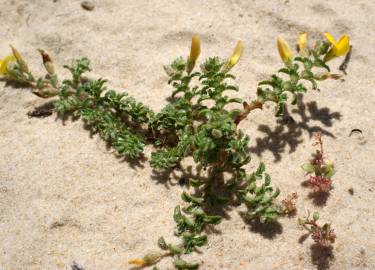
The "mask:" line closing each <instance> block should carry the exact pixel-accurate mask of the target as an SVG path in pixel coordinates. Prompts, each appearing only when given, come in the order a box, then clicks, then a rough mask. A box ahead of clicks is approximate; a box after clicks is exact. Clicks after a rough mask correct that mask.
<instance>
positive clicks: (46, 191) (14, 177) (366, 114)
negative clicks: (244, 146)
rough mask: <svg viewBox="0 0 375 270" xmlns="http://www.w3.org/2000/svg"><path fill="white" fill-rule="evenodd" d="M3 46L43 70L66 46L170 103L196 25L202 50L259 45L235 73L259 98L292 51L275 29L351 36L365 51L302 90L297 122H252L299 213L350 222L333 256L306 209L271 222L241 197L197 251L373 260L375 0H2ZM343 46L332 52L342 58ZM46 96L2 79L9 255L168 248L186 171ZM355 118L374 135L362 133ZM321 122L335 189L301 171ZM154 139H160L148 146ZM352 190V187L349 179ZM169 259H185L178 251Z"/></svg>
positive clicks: (157, 103)
mask: <svg viewBox="0 0 375 270" xmlns="http://www.w3.org/2000/svg"><path fill="white" fill-rule="evenodd" d="M0 4H1V5H0V6H1V9H0V16H1V18H2V20H1V24H0V40H1V43H0V54H1V56H4V55H6V54H7V53H8V52H9V48H8V44H13V45H14V46H16V47H17V48H18V49H19V50H20V51H21V52H22V53H23V55H24V58H25V59H27V61H28V63H29V65H30V67H31V68H32V69H33V70H34V71H35V73H38V72H41V71H42V66H41V63H40V59H39V55H38V53H37V51H36V49H37V48H43V49H45V50H47V51H48V52H49V53H50V55H51V56H52V57H53V59H54V62H55V65H56V69H57V72H58V73H59V74H63V76H65V75H66V72H65V71H64V70H63V69H62V65H63V64H66V63H69V62H70V61H71V59H72V58H75V57H80V56H87V57H89V58H90V59H91V61H92V68H93V72H92V73H91V75H90V76H92V77H104V78H107V79H108V80H109V84H110V86H111V87H113V88H114V89H118V90H121V91H124V90H125V91H127V92H129V93H130V94H131V95H133V96H134V97H135V98H137V99H138V100H141V101H143V102H144V103H145V104H147V105H149V106H151V107H152V108H153V109H154V110H159V109H161V108H162V107H163V106H164V105H165V104H166V102H167V101H166V100H165V98H166V97H168V96H169V95H170V88H169V87H168V86H167V84H166V79H167V77H166V75H165V73H164V71H163V68H162V66H163V65H165V64H168V63H169V62H171V61H172V60H173V59H174V58H175V57H177V56H180V55H182V56H186V55H187V54H188V51H189V45H190V44H189V43H190V39H191V36H192V35H193V34H198V35H199V36H200V37H201V39H202V55H201V59H204V58H205V57H208V56H214V55H218V56H221V57H227V56H228V55H229V54H230V53H231V51H232V48H233V47H234V46H235V44H236V42H237V40H239V39H241V40H243V41H244V42H245V44H246V48H245V54H244V57H243V58H242V59H241V61H240V63H239V64H238V65H237V66H236V67H235V68H234V70H233V72H234V74H236V75H237V83H238V85H239V86H240V89H241V91H240V93H239V95H240V96H241V97H243V98H245V99H250V98H253V97H254V96H255V91H256V83H257V82H258V81H259V80H261V79H264V78H266V77H267V75H268V74H271V73H273V72H275V71H276V70H277V69H278V68H280V67H281V63H280V60H279V57H278V54H277V51H276V48H275V39H276V37H277V36H279V35H281V36H283V37H284V38H285V39H287V40H288V41H289V42H290V43H292V42H294V41H295V39H296V36H297V35H298V34H299V33H301V32H303V31H307V32H308V33H309V35H310V37H311V38H317V37H319V36H320V35H321V32H322V31H329V32H331V33H332V34H333V35H334V36H335V37H339V36H340V35H341V34H343V33H346V34H348V35H350V37H351V40H352V45H353V54H352V59H351V61H350V64H349V67H348V70H347V71H348V75H347V76H345V77H344V80H343V81H324V82H322V83H321V84H320V91H319V92H318V91H315V92H314V91H309V92H308V93H307V94H306V95H305V96H304V98H303V104H304V105H303V104H302V103H300V104H299V106H295V107H290V110H291V111H293V110H294V112H292V113H291V115H292V117H293V118H294V119H295V121H296V123H295V124H293V123H290V124H288V125H286V124H282V123H280V121H278V120H277V119H276V118H275V117H274V114H273V112H274V108H273V107H272V106H268V108H265V109H264V110H263V111H256V112H254V113H252V114H251V115H250V117H249V118H248V120H246V121H244V122H243V123H241V128H242V129H244V130H245V131H246V133H247V134H249V135H250V136H251V150H252V152H253V154H252V158H253V160H252V162H251V166H249V169H253V168H255V167H256V166H257V164H258V162H259V160H262V161H264V162H265V163H266V164H267V167H268V169H269V172H270V173H271V175H272V177H273V181H274V183H275V185H277V186H279V187H280V189H281V190H282V194H281V195H280V198H282V197H285V196H286V195H287V194H289V193H292V192H297V193H298V194H299V199H298V203H297V208H298V214H297V217H298V216H300V217H303V216H304V214H305V211H306V209H310V210H311V211H319V212H320V213H321V220H322V222H331V223H332V226H333V228H334V229H335V232H336V234H337V241H336V243H335V244H334V251H333V254H332V255H330V256H327V255H324V254H321V253H319V252H316V250H315V249H314V248H311V246H312V244H313V241H312V240H311V239H310V238H308V239H306V240H305V241H304V242H303V243H299V239H300V237H301V235H303V234H304V232H303V231H302V230H301V228H300V227H298V225H297V217H294V218H290V219H289V218H282V219H280V222H279V224H277V225H274V226H272V227H266V228H263V229H262V228H259V227H257V226H255V227H254V226H251V225H249V224H248V223H247V222H245V221H244V220H243V219H242V218H241V215H240V212H241V211H242V210H243V209H242V208H233V209H231V210H228V211H227V213H226V214H227V218H226V219H224V220H223V222H222V223H221V224H220V225H218V226H217V229H218V230H219V233H216V234H211V235H210V236H209V244H208V245H206V246H204V247H203V248H201V251H202V254H193V255H191V256H189V257H188V259H189V260H196V261H199V262H202V267H201V269H233V270H235V269H252V270H255V269H340V270H341V269H375V257H374V256H373V254H374V253H375V227H374V222H375V211H374V206H375V196H374V193H375V167H374V153H375V135H374V130H375V122H374V119H375V112H374V110H373V106H374V104H375V95H374V83H375V79H374V77H373V75H374V74H375V68H374V67H375V51H374V47H375V36H374V25H373V20H372V16H373V14H375V13H374V12H375V2H373V1H349V0H347V1H323V0H313V1H296V0H289V1H288V0H284V1H281V0H280V1H276V0H274V1H235V0H232V1H229V0H228V1H214V0H211V1H161V0H157V1H147V0H138V1H121V0H112V1H109V0H102V1H94V4H95V9H94V10H93V11H87V10H84V9H82V8H81V6H80V1H67V0H57V1H52V0H50V1H46V0H33V1H30V0H18V1H15V0H13V1H6V0H1V1H0ZM339 65H340V60H334V61H332V67H334V71H335V72H338V71H337V68H338V66H339ZM44 102H45V100H41V99H39V98H38V97H36V96H34V95H33V94H32V93H30V91H29V89H26V88H14V87H12V86H9V85H6V84H5V83H4V82H0V152H1V156H0V243H1V244H0V269H4V270H16V269H17V270H18V269H70V268H71V267H70V265H71V264H73V262H74V261H75V262H77V264H79V265H81V266H82V267H84V269H86V270H87V269H88V270H92V269H129V268H130V267H129V265H128V263H127V261H128V260H129V259H131V258H134V257H139V256H140V255H143V254H144V253H146V252H147V251H152V250H154V249H156V241H157V239H158V237H159V236H165V237H166V239H172V240H173V235H172V232H173V229H174V222H173V219H172V212H173V208H174V206H175V205H177V204H180V203H181V200H180V197H179V196H180V193H181V190H182V187H181V186H180V185H178V184H177V181H178V179H176V178H173V177H172V178H171V179H164V180H163V179H160V178H159V179H158V178H156V177H152V175H153V173H152V169H151V168H150V167H149V165H148V163H147V162H146V163H144V165H143V166H141V167H137V166H131V164H129V163H127V162H125V161H123V160H122V159H118V158H116V157H115V156H114V155H113V153H112V152H111V151H110V150H107V149H106V147H105V145H104V144H103V143H102V141H101V140H100V138H98V137H97V136H93V137H91V136H90V134H89V132H88V131H87V130H85V129H84V128H83V124H82V122H81V121H77V122H71V121H67V122H65V123H62V121H61V120H59V119H57V118H56V116H55V115H53V116H50V117H46V118H42V119H37V118H28V117H27V115H26V113H27V112H28V111H29V110H32V109H33V108H34V107H35V106H38V105H41V104H43V103H44ZM352 129H360V130H361V131H362V134H358V133H356V134H353V135H352V136H349V135H350V133H351V130H352ZM314 131H321V132H323V134H325V136H324V141H325V149H326V153H327V157H328V158H329V159H331V160H333V161H334V163H335V165H336V169H337V174H336V175H335V176H334V178H333V180H334V190H332V192H331V196H330V197H329V198H328V199H327V201H326V203H325V204H320V205H319V204H317V203H316V202H314V200H313V198H309V192H310V190H309V189H307V188H305V187H303V186H301V183H302V182H303V181H304V180H305V179H306V178H305V176H304V172H303V171H302V170H301V169H300V165H302V164H303V163H305V162H306V161H307V160H309V158H310V156H311V153H312V152H313V151H314V147H313V146H312V143H313V140H312V137H311V136H312V133H313V132H314ZM151 151H152V148H151V147H147V149H146V155H149V154H150V152H151ZM350 188H352V189H353V191H354V192H353V194H350V192H349V191H348V190H349V189H350ZM160 269H172V268H171V261H170V260H169V259H165V260H163V261H162V262H161V263H160Z"/></svg>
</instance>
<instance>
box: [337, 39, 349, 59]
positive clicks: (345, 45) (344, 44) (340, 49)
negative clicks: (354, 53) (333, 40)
mask: <svg viewBox="0 0 375 270" xmlns="http://www.w3.org/2000/svg"><path fill="white" fill-rule="evenodd" d="M349 49H350V44H349V37H348V36H347V35H343V36H342V37H341V38H340V40H339V42H337V45H336V56H342V55H345V54H347V53H348V51H349Z"/></svg>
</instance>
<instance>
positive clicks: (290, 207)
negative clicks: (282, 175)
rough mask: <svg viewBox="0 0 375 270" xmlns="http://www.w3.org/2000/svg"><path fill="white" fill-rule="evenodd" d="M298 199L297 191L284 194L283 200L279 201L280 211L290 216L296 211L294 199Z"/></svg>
mask: <svg viewBox="0 0 375 270" xmlns="http://www.w3.org/2000/svg"><path fill="white" fill-rule="evenodd" d="M297 199H298V194H297V193H295V192H294V193H292V194H289V195H288V196H286V198H285V199H284V200H282V201H281V204H282V212H283V213H284V214H285V215H287V216H292V215H294V214H295V213H296V212H297V208H296V201H297Z"/></svg>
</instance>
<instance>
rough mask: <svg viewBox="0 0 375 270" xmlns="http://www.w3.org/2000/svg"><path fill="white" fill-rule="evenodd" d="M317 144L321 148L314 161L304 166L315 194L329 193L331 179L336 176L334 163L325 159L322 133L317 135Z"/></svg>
mask: <svg viewBox="0 0 375 270" xmlns="http://www.w3.org/2000/svg"><path fill="white" fill-rule="evenodd" d="M315 139H316V142H315V143H314V146H316V145H317V146H319V149H318V150H317V151H316V153H315V156H314V158H313V160H312V161H311V162H310V163H306V164H304V165H303V166H302V169H303V170H304V171H306V172H307V173H308V174H310V176H309V180H308V184H309V185H310V186H311V187H312V188H313V189H314V191H315V192H324V193H327V192H329V191H330V190H331V189H332V180H331V177H332V176H333V175H334V174H335V170H334V166H333V163H332V162H331V161H330V160H326V159H325V158H324V152H323V140H322V135H321V134H320V133H317V134H315Z"/></svg>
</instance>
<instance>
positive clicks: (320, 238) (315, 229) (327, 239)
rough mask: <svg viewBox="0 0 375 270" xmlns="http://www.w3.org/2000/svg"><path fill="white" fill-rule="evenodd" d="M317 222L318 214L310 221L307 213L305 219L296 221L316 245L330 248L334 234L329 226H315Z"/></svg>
mask: <svg viewBox="0 0 375 270" xmlns="http://www.w3.org/2000/svg"><path fill="white" fill-rule="evenodd" d="M318 220H319V213H318V212H315V213H314V214H313V217H312V219H311V218H310V213H309V214H308V216H307V217H306V218H303V219H298V223H299V224H300V225H302V226H303V227H304V228H305V229H306V230H307V231H308V233H309V234H310V235H311V238H312V239H313V240H314V242H315V243H316V244H318V245H319V246H321V247H331V246H332V244H333V243H334V242H335V240H336V234H335V232H334V230H333V229H332V227H331V224H329V223H325V224H324V225H323V226H320V225H318V224H317V221H318Z"/></svg>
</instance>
